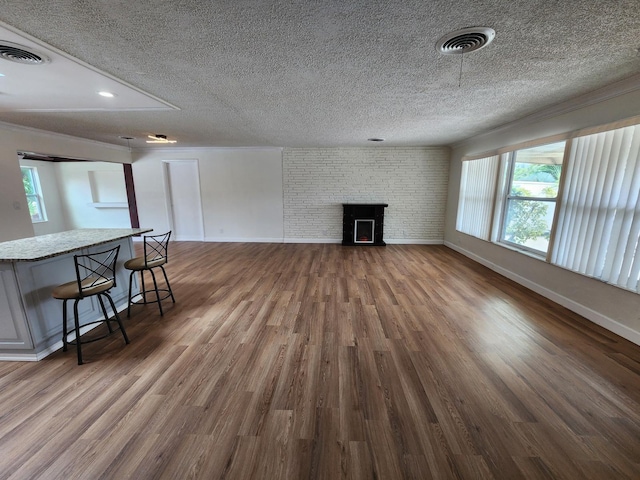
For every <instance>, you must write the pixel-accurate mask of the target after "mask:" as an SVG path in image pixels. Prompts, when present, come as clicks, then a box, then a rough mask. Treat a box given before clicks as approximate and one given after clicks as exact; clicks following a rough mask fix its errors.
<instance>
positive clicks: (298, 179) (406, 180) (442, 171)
mask: <svg viewBox="0 0 640 480" xmlns="http://www.w3.org/2000/svg"><path fill="white" fill-rule="evenodd" d="M448 170H449V149H448V148H445V147H435V148H395V147H369V148H287V149H285V150H284V152H283V173H284V208H285V210H284V212H285V223H284V228H285V239H286V241H288V242H295V241H309V242H314V241H315V242H322V241H326V242H339V241H341V240H342V214H343V209H342V204H343V203H350V202H351V203H357V202H362V203H387V204H389V206H388V207H387V208H386V209H385V214H384V239H385V241H387V242H389V243H442V241H443V239H444V216H445V206H446V198H447V183H448V175H449V173H448Z"/></svg>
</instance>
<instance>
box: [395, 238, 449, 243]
mask: <svg viewBox="0 0 640 480" xmlns="http://www.w3.org/2000/svg"><path fill="white" fill-rule="evenodd" d="M384 241H385V242H386V243H387V244H388V245H442V244H443V243H444V240H415V239H411V238H389V239H385V240H384Z"/></svg>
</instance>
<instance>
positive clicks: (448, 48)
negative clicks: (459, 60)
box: [436, 27, 496, 55]
mask: <svg viewBox="0 0 640 480" xmlns="http://www.w3.org/2000/svg"><path fill="white" fill-rule="evenodd" d="M495 36H496V32H495V31H494V30H493V29H492V28H489V27H471V28H463V29H462V30H456V31H455V32H451V33H449V34H447V35H445V36H444V37H442V38H441V39H440V40H438V43H436V50H437V51H438V52H440V53H443V54H445V55H453V54H462V53H469V52H473V51H475V50H480V49H481V48H483V47H486V46H487V45H489V44H490V43H491V41H492V40H493V37H495Z"/></svg>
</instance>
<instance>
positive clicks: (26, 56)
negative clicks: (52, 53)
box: [0, 40, 50, 65]
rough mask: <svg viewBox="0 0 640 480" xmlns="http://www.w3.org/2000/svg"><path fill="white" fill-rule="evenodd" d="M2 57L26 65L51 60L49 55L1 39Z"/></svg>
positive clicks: (0, 53) (0, 56) (41, 63)
mask: <svg viewBox="0 0 640 480" xmlns="http://www.w3.org/2000/svg"><path fill="white" fill-rule="evenodd" d="M0 58H2V59H4V60H9V61H10V62H15V63H22V64H24V65H43V64H45V63H48V62H50V59H49V57H47V56H46V55H44V54H42V53H40V52H36V51H34V50H29V49H28V47H25V46H22V45H18V44H17V43H13V42H7V41H5V40H0Z"/></svg>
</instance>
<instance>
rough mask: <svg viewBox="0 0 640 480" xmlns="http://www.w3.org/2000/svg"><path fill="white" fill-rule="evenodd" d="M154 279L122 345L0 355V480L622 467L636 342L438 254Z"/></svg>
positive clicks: (639, 361)
mask: <svg viewBox="0 0 640 480" xmlns="http://www.w3.org/2000/svg"><path fill="white" fill-rule="evenodd" d="M167 272H168V274H169V278H170V280H171V282H172V286H173V289H174V292H175V296H176V300H177V303H176V304H175V305H173V304H171V302H170V301H168V302H165V304H164V305H165V315H164V317H160V316H159V314H158V310H157V307H156V306H154V305H149V306H146V307H137V308H135V310H134V312H133V314H132V316H131V318H130V319H127V320H125V326H126V328H127V332H128V334H129V338H130V339H131V344H130V345H126V346H125V345H124V342H123V341H122V338H121V336H120V335H113V336H112V337H109V339H107V340H105V341H103V342H97V343H93V344H89V345H87V346H86V347H85V348H83V353H84V356H85V361H86V362H87V363H86V364H85V365H83V366H78V365H77V364H76V355H75V351H74V350H73V349H70V350H69V351H68V352H62V351H59V352H56V353H55V354H53V355H51V356H49V357H47V358H46V359H44V360H43V361H41V362H38V363H10V362H0V479H27V478H29V479H30V478H41V479H71V478H81V479H100V478H109V479H124V478H133V479H159V478H167V479H187V478H200V479H217V478H229V479H304V478H314V479H315V478H319V479H320V478H322V479H332V480H333V479H340V478H353V479H399V478H415V479H429V478H442V479H485V478H496V479H509V480H512V479H520V478H524V479H607V480H609V479H638V478H640V347H638V346H636V345H633V344H631V343H630V342H627V341H625V340H623V339H621V338H620V337H617V336H616V335H614V334H612V333H609V332H608V331H606V330H603V329H602V328H600V327H598V326H596V325H594V324H592V323H591V322H589V321H587V320H585V319H583V318H582V317H580V316H578V315H576V314H574V313H572V312H570V311H568V310H566V309H564V308H562V307H559V306H557V305H555V304H553V303H551V302H549V301H547V300H545V299H544V298H542V297H540V296H538V295H536V294H534V293H532V292H530V291H528V290H526V289H524V288H522V287H520V286H518V285H516V284H514V283H512V282H511V281H509V280H507V279H505V278H503V277H501V276H499V275H497V274H495V273H493V272H491V271H490V270H488V269H486V268H484V267H482V266H480V265H478V264H476V263H474V262H472V261H470V260H468V259H466V258H465V257H463V256H461V255H459V254H457V253H455V252H453V251H451V250H449V249H448V248H446V247H443V246H408V245H405V246H399V245H389V246H387V247H369V248H368V247H342V246H339V245H308V244H305V245H291V244H288V245H286V244H284V245H283V244H216V243H204V244H202V243H187V242H176V243H173V244H172V245H171V247H170V263H169V265H168V268H167ZM639 303H640V302H639ZM123 318H124V316H123Z"/></svg>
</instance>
